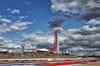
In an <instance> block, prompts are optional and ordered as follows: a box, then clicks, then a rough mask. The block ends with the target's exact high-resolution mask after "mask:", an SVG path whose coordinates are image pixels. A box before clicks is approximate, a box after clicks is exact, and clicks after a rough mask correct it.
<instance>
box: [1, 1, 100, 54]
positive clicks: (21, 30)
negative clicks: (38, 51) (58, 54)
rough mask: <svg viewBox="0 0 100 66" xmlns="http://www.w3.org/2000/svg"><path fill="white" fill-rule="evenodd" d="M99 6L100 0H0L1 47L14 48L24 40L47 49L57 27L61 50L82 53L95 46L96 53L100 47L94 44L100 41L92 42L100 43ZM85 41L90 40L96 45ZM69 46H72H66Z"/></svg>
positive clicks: (28, 45) (34, 46) (31, 45)
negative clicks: (99, 35)
mask: <svg viewBox="0 0 100 66" xmlns="http://www.w3.org/2000/svg"><path fill="white" fill-rule="evenodd" d="M99 8H100V2H99V0H96V1H94V0H88V1H87V0H84V1H83V0H80V1H78V0H71V1H69V0H62V1H60V0H0V40H2V41H1V42H0V44H2V43H3V45H2V47H0V48H1V49H7V48H8V49H10V50H11V48H14V47H13V46H14V45H16V47H15V48H18V47H20V44H21V43H23V42H24V43H26V45H27V47H26V48H30V47H31V49H33V48H48V47H49V46H51V44H53V42H52V41H54V39H53V35H54V33H53V32H54V30H55V29H60V30H61V33H60V41H59V42H60V43H61V44H63V45H61V46H60V48H61V51H65V50H69V51H71V52H79V51H80V50H81V51H80V53H84V54H85V53H86V54H88V52H84V51H87V50H89V52H90V49H94V50H91V51H96V52H97V51H98V50H100V49H98V47H93V46H94V45H95V46H98V43H97V42H94V43H93V42H92V41H98V42H99V40H98V39H97V38H96V37H95V36H97V35H98V34H99V31H100V30H99V28H100V27H99V24H100V21H99V20H100V14H99V11H100V9H99ZM91 16H92V17H91ZM91 37H92V38H93V39H91ZM98 38H99V37H98ZM80 39H81V40H80ZM94 39H95V40H94ZM85 40H89V41H90V40H91V42H92V43H93V45H92V44H91V45H90V44H89V41H85ZM66 41H67V42H66ZM80 41H81V43H80ZM75 42H77V43H75ZM5 43H7V44H5ZM28 43H29V44H28ZM34 43H36V44H37V45H34ZM64 43H65V44H64ZM46 44H48V46H46ZM83 44H84V45H83ZM5 45H8V46H9V47H6V46H5ZM71 45H73V46H71ZM86 45H88V47H87V46H86ZM52 47H53V46H51V47H50V48H52ZM67 47H70V48H68V49H65V50H64V49H63V48H67ZM76 47H79V49H77V48H76ZM72 48H75V49H76V51H74V50H73V49H72ZM85 49H87V50H85ZM28 50H30V49H28ZM18 51H19V50H18ZM80 53H78V54H80ZM98 53H100V52H97V54H98ZM76 54H77V53H76ZM94 54H95V53H94ZM80 55H82V54H80Z"/></svg>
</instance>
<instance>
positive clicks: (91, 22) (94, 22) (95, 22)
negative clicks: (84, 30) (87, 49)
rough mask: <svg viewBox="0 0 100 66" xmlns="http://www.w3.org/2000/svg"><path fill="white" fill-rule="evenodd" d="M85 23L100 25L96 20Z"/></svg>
mask: <svg viewBox="0 0 100 66" xmlns="http://www.w3.org/2000/svg"><path fill="white" fill-rule="evenodd" d="M87 23H89V24H94V25H95V24H100V21H97V20H95V19H91V20H90V21H88V22H87Z"/></svg>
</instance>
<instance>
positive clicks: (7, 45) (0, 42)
mask: <svg viewBox="0 0 100 66" xmlns="http://www.w3.org/2000/svg"><path fill="white" fill-rule="evenodd" d="M18 48H21V47H20V45H17V44H14V43H12V40H8V39H5V38H3V37H0V49H1V50H6V51H7V50H13V49H18Z"/></svg>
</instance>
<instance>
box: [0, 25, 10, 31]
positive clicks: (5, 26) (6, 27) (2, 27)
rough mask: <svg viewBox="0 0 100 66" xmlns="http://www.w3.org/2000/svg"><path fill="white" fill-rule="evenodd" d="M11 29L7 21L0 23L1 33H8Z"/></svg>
mask: <svg viewBox="0 0 100 66" xmlns="http://www.w3.org/2000/svg"><path fill="white" fill-rule="evenodd" d="M10 31H11V30H10V29H9V27H8V25H7V24H6V23H3V24H2V25H0V33H6V32H10Z"/></svg>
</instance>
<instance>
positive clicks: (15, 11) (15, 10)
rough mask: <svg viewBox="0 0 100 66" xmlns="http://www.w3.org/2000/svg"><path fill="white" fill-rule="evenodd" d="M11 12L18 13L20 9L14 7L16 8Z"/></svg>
mask: <svg viewBox="0 0 100 66" xmlns="http://www.w3.org/2000/svg"><path fill="white" fill-rule="evenodd" d="M11 13H17V14H18V13H20V10H17V9H14V10H12V11H11Z"/></svg>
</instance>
